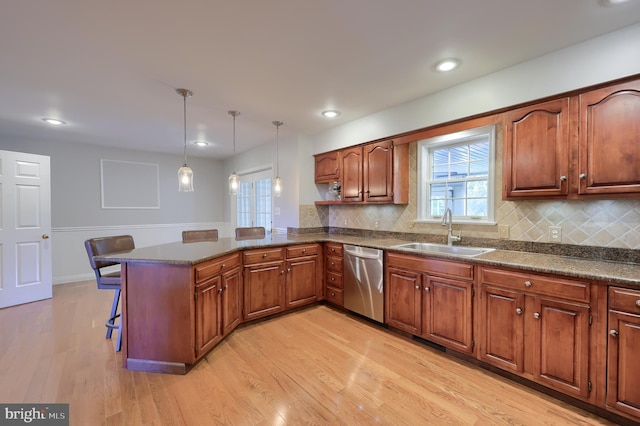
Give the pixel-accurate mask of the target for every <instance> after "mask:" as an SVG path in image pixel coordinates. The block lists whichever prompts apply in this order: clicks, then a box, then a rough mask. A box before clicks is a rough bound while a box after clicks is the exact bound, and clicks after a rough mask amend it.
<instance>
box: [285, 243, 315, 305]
mask: <svg viewBox="0 0 640 426" xmlns="http://www.w3.org/2000/svg"><path fill="white" fill-rule="evenodd" d="M286 253H287V255H286V257H287V260H286V266H287V270H286V276H285V292H284V294H285V302H284V305H285V308H286V309H291V308H295V307H298V306H303V305H308V304H310V303H314V302H315V301H317V300H318V298H319V296H320V295H322V257H321V256H322V247H321V245H320V244H305V245H297V246H291V247H287V248H286Z"/></svg>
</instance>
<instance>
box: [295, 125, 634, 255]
mask: <svg viewBox="0 0 640 426" xmlns="http://www.w3.org/2000/svg"><path fill="white" fill-rule="evenodd" d="M498 127H500V126H498ZM496 142H497V143H496V185H495V191H496V206H495V212H496V222H497V223H498V225H508V226H509V238H510V239H511V240H517V241H532V242H551V240H550V239H549V227H550V226H559V227H561V228H562V238H561V241H560V243H562V244H577V245H584V246H599V247H619V248H627V249H640V200H638V199H626V200H588V201H502V193H501V187H502V185H501V183H502V129H501V128H500V129H498V132H497V141H496ZM416 152H417V146H416V143H412V144H411V147H410V159H409V173H410V179H409V204H408V205H402V206H395V205H384V206H365V205H360V206H357V205H344V206H342V205H339V206H315V205H308V204H306V205H301V206H300V212H299V214H300V228H313V227H320V226H330V227H338V228H356V229H368V230H381V231H393V232H412V233H424V234H439V235H445V234H446V231H445V229H444V228H443V227H442V226H440V225H439V224H424V223H421V224H416V223H414V220H415V218H416V211H417V198H416V176H417V158H416ZM458 229H461V230H462V236H463V238H464V236H469V237H477V238H498V226H483V225H456V224H454V230H456V231H457V230H458ZM553 242H554V243H558V241H555V240H553Z"/></svg>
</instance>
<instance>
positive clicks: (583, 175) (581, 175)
mask: <svg viewBox="0 0 640 426" xmlns="http://www.w3.org/2000/svg"><path fill="white" fill-rule="evenodd" d="M578 177H579V178H580V179H581V180H585V179H586V178H587V174H586V173H580V174H579V175H578Z"/></svg>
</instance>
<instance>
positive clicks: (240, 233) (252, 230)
mask: <svg viewBox="0 0 640 426" xmlns="http://www.w3.org/2000/svg"><path fill="white" fill-rule="evenodd" d="M265 235H266V232H265V229H264V227H262V226H251V227H245V228H236V241H240V240H259V239H262V238H264V237H265Z"/></svg>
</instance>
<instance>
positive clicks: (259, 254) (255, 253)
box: [243, 247, 284, 265]
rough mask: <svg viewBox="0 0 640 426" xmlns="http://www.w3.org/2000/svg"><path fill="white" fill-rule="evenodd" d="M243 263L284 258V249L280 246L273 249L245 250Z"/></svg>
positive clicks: (248, 263)
mask: <svg viewBox="0 0 640 426" xmlns="http://www.w3.org/2000/svg"><path fill="white" fill-rule="evenodd" d="M243 256H244V264H245V265H250V264H253V263H262V262H270V261H272V260H282V259H284V251H283V250H282V248H281V247H279V248H273V249H259V250H247V251H245V252H244V253H243Z"/></svg>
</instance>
